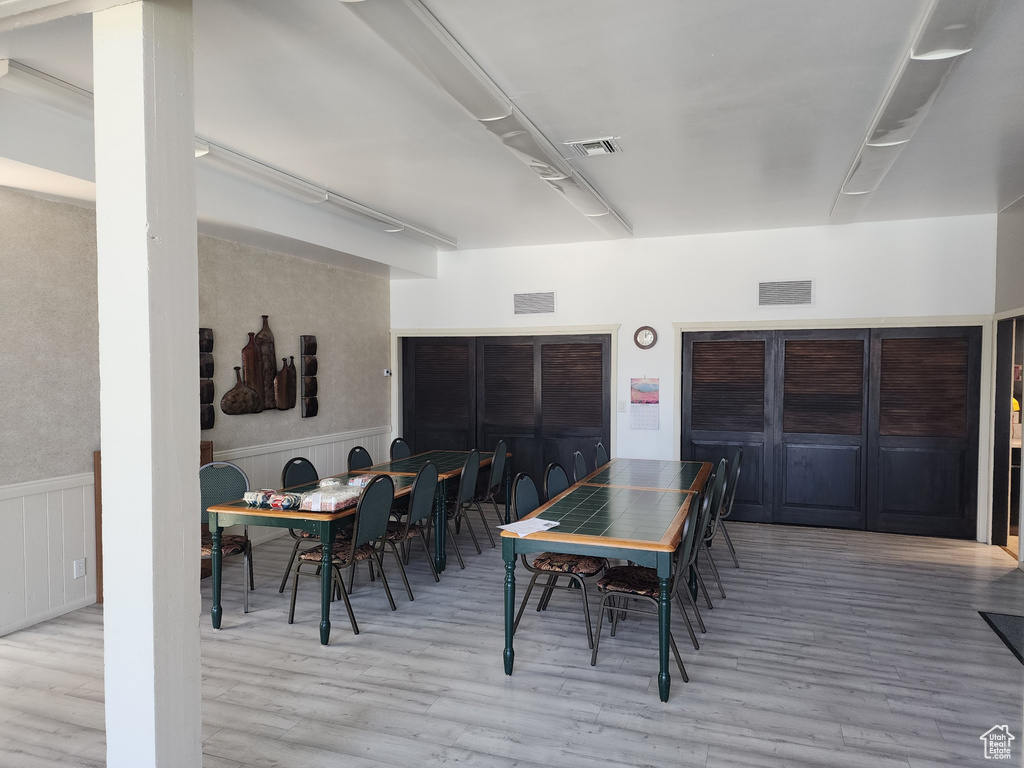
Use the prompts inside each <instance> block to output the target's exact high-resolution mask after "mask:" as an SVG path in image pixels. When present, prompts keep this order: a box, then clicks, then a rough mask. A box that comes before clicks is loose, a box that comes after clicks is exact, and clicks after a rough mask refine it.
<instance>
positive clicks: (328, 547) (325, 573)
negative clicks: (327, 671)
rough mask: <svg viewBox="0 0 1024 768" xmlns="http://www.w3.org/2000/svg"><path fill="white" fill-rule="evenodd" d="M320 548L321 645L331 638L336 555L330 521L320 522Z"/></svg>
mask: <svg viewBox="0 0 1024 768" xmlns="http://www.w3.org/2000/svg"><path fill="white" fill-rule="evenodd" d="M319 527H320V548H321V550H322V552H323V559H322V560H321V561H320V645H327V641H328V640H330V639H331V586H332V583H331V576H332V575H333V568H332V566H331V560H332V559H333V557H334V540H333V536H332V531H331V524H330V523H320V525H319Z"/></svg>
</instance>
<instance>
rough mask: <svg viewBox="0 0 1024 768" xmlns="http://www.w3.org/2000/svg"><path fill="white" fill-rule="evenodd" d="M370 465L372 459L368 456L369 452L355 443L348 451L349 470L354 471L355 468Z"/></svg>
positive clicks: (371, 464)
mask: <svg viewBox="0 0 1024 768" xmlns="http://www.w3.org/2000/svg"><path fill="white" fill-rule="evenodd" d="M372 466H373V459H371V458H370V452H369V451H367V450H366V449H365V448H363V446H361V445H357V446H356V447H355V448H353V449H352V450H351V451H349V452H348V471H349V472H355V471H356V470H357V469H366V468H367V467H372Z"/></svg>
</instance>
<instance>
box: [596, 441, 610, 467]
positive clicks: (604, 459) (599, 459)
mask: <svg viewBox="0 0 1024 768" xmlns="http://www.w3.org/2000/svg"><path fill="white" fill-rule="evenodd" d="M607 463H608V451H607V450H606V449H605V447H604V443H601V442H599V443H598V444H597V445H595V446H594V469H597V468H598V467H603V466H604V465H605V464H607Z"/></svg>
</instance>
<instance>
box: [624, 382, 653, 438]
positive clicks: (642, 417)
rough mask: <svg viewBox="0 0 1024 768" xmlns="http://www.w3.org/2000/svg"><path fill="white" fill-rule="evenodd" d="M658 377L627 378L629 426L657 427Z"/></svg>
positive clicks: (638, 427)
mask: <svg viewBox="0 0 1024 768" xmlns="http://www.w3.org/2000/svg"><path fill="white" fill-rule="evenodd" d="M659 401H660V385H659V379H630V380H629V428H630V429H658V428H659V426H660V425H659V422H658V403H659Z"/></svg>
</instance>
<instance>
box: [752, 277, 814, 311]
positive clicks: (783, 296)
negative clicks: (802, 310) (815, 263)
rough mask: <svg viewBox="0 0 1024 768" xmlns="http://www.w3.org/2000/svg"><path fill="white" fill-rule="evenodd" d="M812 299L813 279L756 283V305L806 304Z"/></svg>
mask: <svg viewBox="0 0 1024 768" xmlns="http://www.w3.org/2000/svg"><path fill="white" fill-rule="evenodd" d="M813 299H814V281H813V280H783V281H780V282H775V283H758V284H757V306H759V307H779V306H801V305H803V306H808V305H810V304H812V303H813Z"/></svg>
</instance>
